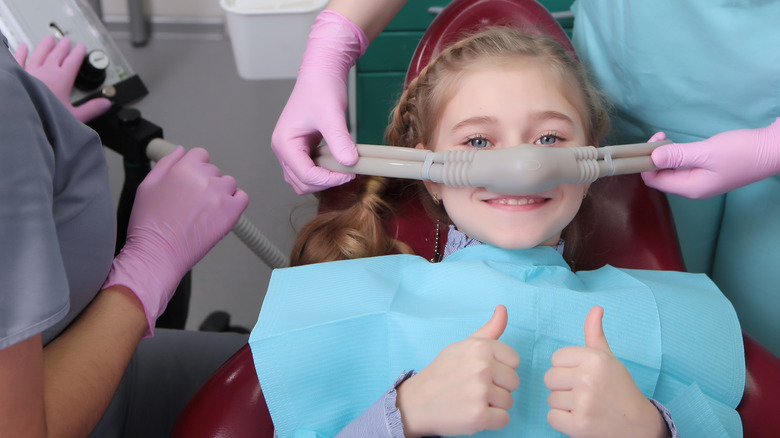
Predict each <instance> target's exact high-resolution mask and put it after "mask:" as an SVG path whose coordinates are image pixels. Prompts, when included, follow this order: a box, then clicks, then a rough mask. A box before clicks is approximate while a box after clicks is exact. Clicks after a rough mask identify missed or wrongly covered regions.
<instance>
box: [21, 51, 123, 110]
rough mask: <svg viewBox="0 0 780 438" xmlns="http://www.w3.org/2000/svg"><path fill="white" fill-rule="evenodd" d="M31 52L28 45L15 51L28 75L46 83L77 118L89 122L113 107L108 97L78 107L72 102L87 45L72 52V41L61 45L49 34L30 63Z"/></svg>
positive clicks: (34, 52) (34, 53)
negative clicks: (71, 98)
mask: <svg viewBox="0 0 780 438" xmlns="http://www.w3.org/2000/svg"><path fill="white" fill-rule="evenodd" d="M28 51H29V49H28V47H27V45H26V44H24V43H22V44H20V45H19V47H18V48H17V49H16V52H14V58H16V62H18V63H19V65H21V66H22V68H24V69H25V70H26V71H27V73H30V74H31V75H33V76H35V77H36V78H38V79H40V80H41V81H42V82H43V83H44V84H46V86H47V87H49V89H50V90H51V91H52V92H53V93H54V95H55V96H57V99H59V100H60V102H62V103H63V104H64V105H65V106H66V107H67V108H68V111H70V112H71V114H73V115H74V116H76V118H77V119H79V120H81V121H82V122H84V123H86V122H88V121H90V120H92V119H94V118H95V117H97V116H99V115H101V114H103V113H104V112H106V111H108V109H109V108H111V101H110V100H108V99H106V98H104V97H98V98H95V99H92V100H89V101H87V102H85V103H84V104H82V105H79V106H77V107H74V106H73V105H71V103H70V92H71V90H73V84H74V83H75V82H76V75H77V74H78V72H79V68H80V67H81V63H82V62H83V61H84V56H86V54H87V49H86V47H84V44H81V43H79V44H76V47H74V48H73V50H71V49H70V39H69V38H67V37H63V38H62V39H61V40H60V41H59V42H57V41H56V40H55V39H54V37H53V36H51V35H48V36H46V37H44V38H43V40H41V42H40V43H39V44H38V46H37V47H36V48H35V50H34V51H33V54H32V56H31V57H30V61H29V62H27V53H28Z"/></svg>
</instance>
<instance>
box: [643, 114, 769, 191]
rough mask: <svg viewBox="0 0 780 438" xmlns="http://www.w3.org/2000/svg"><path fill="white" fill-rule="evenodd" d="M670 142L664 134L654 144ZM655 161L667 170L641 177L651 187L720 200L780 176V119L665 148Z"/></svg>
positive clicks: (659, 134)
mask: <svg viewBox="0 0 780 438" xmlns="http://www.w3.org/2000/svg"><path fill="white" fill-rule="evenodd" d="M665 138H666V136H665V135H664V133H662V132H661V133H657V134H656V135H654V136H653V138H651V139H650V141H659V140H663V139H665ZM652 159H653V163H655V165H656V166H657V167H659V168H661V169H663V170H658V171H655V172H645V173H643V174H642V178H643V179H644V181H645V184H647V185H648V186H650V187H653V188H656V189H658V190H662V191H664V192H667V193H673V194H676V195H682V196H685V197H688V198H693V199H705V198H710V197H712V196H715V195H720V194H722V193H726V192H728V191H730V190H734V189H736V188H739V187H742V186H744V185H747V184H750V183H753V182H756V181H759V180H762V179H764V178H768V177H770V176H773V175H776V174H778V173H780V118H778V119H776V120H775V121H774V123H772V124H771V125H769V126H768V127H766V128H759V129H738V130H734V131H727V132H723V133H720V134H717V135H715V136H713V137H711V138H709V139H707V140H703V141H698V142H693V143H673V144H668V145H665V146H661V147H659V148H658V149H656V150H655V151H653V154H652ZM674 168H679V169H675V170H672V169H674Z"/></svg>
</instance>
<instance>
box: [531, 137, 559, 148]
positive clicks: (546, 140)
mask: <svg viewBox="0 0 780 438" xmlns="http://www.w3.org/2000/svg"><path fill="white" fill-rule="evenodd" d="M558 140H560V138H559V137H558V136H557V135H543V136H541V137H539V140H536V144H540V145H542V146H550V145H554V144H555V143H557V142H558Z"/></svg>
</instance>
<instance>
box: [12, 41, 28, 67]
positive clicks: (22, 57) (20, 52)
mask: <svg viewBox="0 0 780 438" xmlns="http://www.w3.org/2000/svg"><path fill="white" fill-rule="evenodd" d="M29 51H30V49H29V48H28V47H27V44H25V43H19V46H18V47H17V48H16V51H15V52H14V59H16V62H18V63H19V65H21V66H22V68H24V67H25V66H26V65H27V54H28V53H29Z"/></svg>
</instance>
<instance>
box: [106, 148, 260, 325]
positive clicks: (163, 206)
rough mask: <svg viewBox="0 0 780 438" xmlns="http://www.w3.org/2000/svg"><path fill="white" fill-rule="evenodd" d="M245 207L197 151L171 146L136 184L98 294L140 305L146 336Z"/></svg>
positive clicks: (232, 183) (244, 199) (243, 198)
mask: <svg viewBox="0 0 780 438" xmlns="http://www.w3.org/2000/svg"><path fill="white" fill-rule="evenodd" d="M248 204H249V198H248V196H247V194H246V193H244V191H242V190H241V189H238V188H237V187H236V180H235V179H233V177H231V176H227V175H226V176H222V175H221V173H220V171H219V169H218V168H217V167H216V166H214V165H213V164H210V163H209V154H208V152H206V151H205V150H203V149H198V148H196V149H192V150H191V151H189V152H185V150H184V148H183V147H181V146H177V147H176V149H175V150H174V151H173V152H171V153H170V154H169V155H167V156H166V157H164V158H162V159H161V160H160V161H159V162H158V163H157V165H155V166H154V168H152V171H151V172H150V173H149V175H147V176H146V178H145V179H144V180H143V182H141V185H140V186H139V187H138V191H137V193H136V199H135V203H134V204H133V209H132V212H131V214H130V223H129V225H128V230H127V241H126V243H125V246H124V247H123V248H122V251H121V252H120V253H119V255H117V257H116V258H115V259H114V263H113V265H112V266H111V271H110V272H109V274H108V279H107V280H106V282H105V284H104V285H103V288H104V289H105V288H107V287H109V286H113V285H123V286H126V287H127V288H129V289H130V290H132V291H133V292H134V293H135V295H136V296H137V297H138V299H139V300H141V303H142V304H143V307H144V311H145V312H146V319H147V321H148V322H149V331H148V332H147V334H146V336H152V335H153V330H154V324H155V321H156V320H157V318H158V317H159V316H160V314H162V312H163V311H164V310H165V306H166V305H167V304H168V301H169V300H170V298H171V295H173V292H174V291H175V289H176V286H178V284H179V281H180V280H181V278H182V277H183V276H184V274H185V273H187V271H189V270H190V269H191V268H192V267H193V266H194V265H195V264H196V263H197V262H198V261H200V259H201V258H203V256H204V255H206V253H207V252H208V251H209V250H210V249H211V248H212V247H213V246H214V245H216V244H217V242H219V240H220V239H222V238H223V237H224V236H225V235H226V234H227V233H228V232H229V231H230V229H231V228H232V227H233V225H235V224H236V222H237V221H238V218H239V216H240V215H241V213H242V212H243V211H244V209H246V207H247V205H248Z"/></svg>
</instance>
